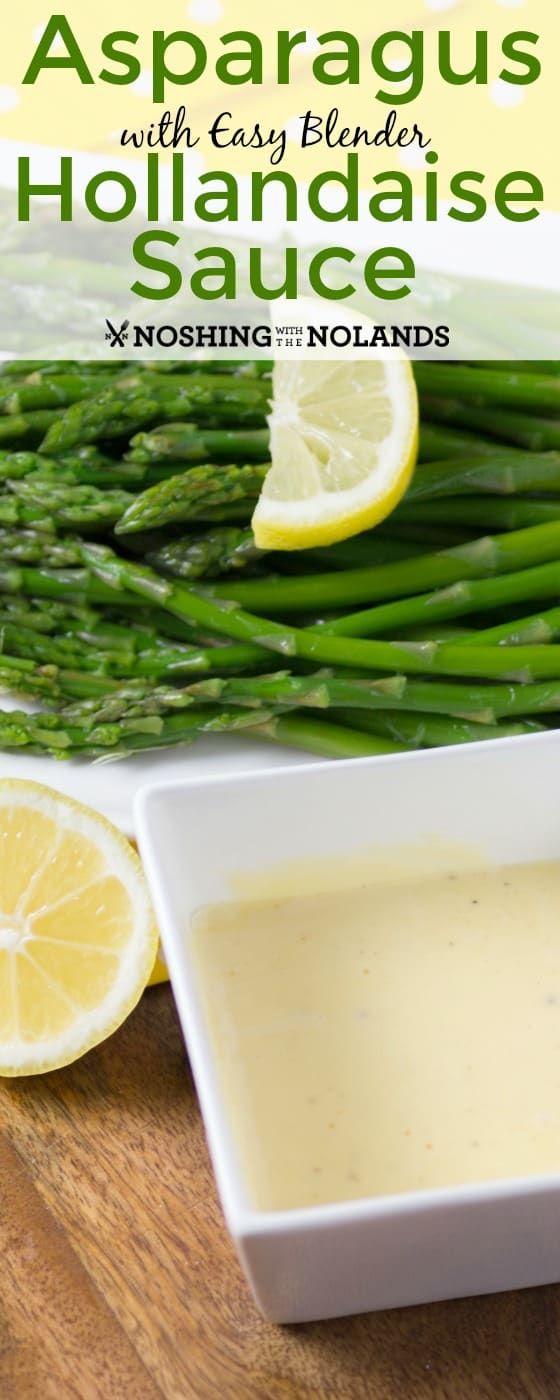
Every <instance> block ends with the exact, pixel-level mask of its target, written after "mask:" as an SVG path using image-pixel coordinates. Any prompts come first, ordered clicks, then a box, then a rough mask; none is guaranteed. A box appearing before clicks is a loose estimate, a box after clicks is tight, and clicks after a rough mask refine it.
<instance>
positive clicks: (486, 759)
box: [136, 732, 560, 1322]
mask: <svg viewBox="0 0 560 1400" xmlns="http://www.w3.org/2000/svg"><path fill="white" fill-rule="evenodd" d="M559 777H560V733H554V732H552V733H547V734H542V735H535V736H533V737H531V738H529V739H527V738H525V737H521V738H514V739H509V740H501V741H499V742H494V743H486V744H476V745H472V746H468V747H464V748H453V749H451V748H449V749H440V750H438V751H432V752H423V753H417V754H405V755H397V756H394V757H393V756H390V757H389V756H387V757H384V758H372V759H358V760H355V761H351V762H338V763H332V762H331V763H321V764H318V765H314V766H312V767H307V766H303V767H302V766H297V767H293V768H289V769H285V770H283V771H280V772H279V771H278V770H276V771H270V772H268V771H267V772H264V773H260V774H252V775H246V776H239V777H237V776H232V777H230V778H224V779H221V778H211V779H206V780H203V781H200V780H198V781H193V782H177V783H169V784H165V785H162V786H158V787H152V788H148V789H145V790H144V791H143V792H142V793H141V794H140V796H139V798H138V800H137V804H136V819H137V834H138V840H139V845H140V850H141V854H142V857H143V860H144V863H145V868H146V872H147V876H148V880H149V882H150V886H151V890H152V894H153V898H154V903H155V909H156V914H157V917H158V919H159V923H160V929H161V935H162V941H163V945H164V949H165V955H166V958H167V961H168V965H169V971H170V975H171V981H172V984H173V990H174V993H175V998H176V1002H177V1007H178V1011H179V1016H180V1019H181V1025H182V1028H183V1032H184V1036H185V1041H186V1044H187V1049H188V1052H189V1056H190V1060H191V1064H192V1068H193V1073H194V1077H195V1081H196V1085H197V1090H198V1094H199V1098H200V1104H201V1108H202V1113H203V1116H204V1122H205V1125H206V1132H207V1136H208V1142H209V1146H210V1151H211V1155H212V1160H213V1164H214V1169H215V1173H216V1178H217V1182H218V1187H219V1191H220V1195H221V1199H222V1205H223V1209H224V1213H225V1217H226V1221H227V1224H228V1227H229V1229H230V1232H231V1234H232V1236H233V1239H234V1241H235V1244H236V1247H237V1251H238V1254H239V1257H240V1260H241V1262H242V1265H243V1267H244V1269H245V1272H246V1275H247V1278H248V1280H249V1283H250V1284H251V1287H252V1290H253V1293H254V1296H255V1299H256V1302H257V1304H258V1306H259V1307H260V1309H261V1310H262V1312H263V1313H264V1314H265V1316H267V1317H268V1318H270V1319H271V1320H273V1321H276V1322H302V1321H307V1320H311V1319H317V1318H326V1317H333V1316H340V1315H343V1314H349V1313H355V1312H362V1311H368V1310H370V1309H374V1308H389V1307H399V1306H404V1305H409V1304H413V1303H421V1302H428V1301H433V1300H435V1299H441V1298H450V1297H460V1296H465V1295H468V1294H478V1293H491V1292H496V1291H501V1290H503V1289H509V1288H525V1287H529V1286H532V1285H535V1284H542V1283H551V1282H555V1281H556V1280H558V1279H560V1161H559V1163H558V1175H557V1176H556V1175H555V1176H550V1175H548V1176H546V1177H545V1176H539V1177H531V1178H527V1179H519V1178H518V1179H508V1180H502V1181H492V1182H489V1183H488V1182H487V1183H481V1184H480V1185H469V1186H464V1187H460V1186H459V1187H457V1186H455V1187H450V1188H447V1189H443V1190H441V1189H438V1190H429V1191H428V1190H424V1191H422V1192H418V1193H408V1194H399V1195H393V1196H384V1197H377V1198H368V1199H364V1200H357V1201H349V1202H341V1203H340V1204H333V1205H328V1206H315V1207H311V1208H306V1209H301V1210H285V1211H275V1212H265V1211H260V1210H256V1209H255V1208H254V1207H253V1206H252V1205H251V1203H250V1201H249V1199H248V1195H247V1191H246V1187H245V1183H244V1180H243V1174H242V1171H241V1169H240V1165H239V1161H238V1156H237V1152H236V1148H235V1145H234V1141H233V1138H232V1134H231V1131H230V1127H229V1123H228V1115H227V1110H226V1105H225V1104H224V1101H223V1096H222V1092H221V1087H220V1079H219V1074H218V1071H217V1068H216V1063H215V1059H214V1053H213V1049H212V1045H211V1041H210V1037H209V1033H208V1027H207V1025H206V1023H205V1016H204V1012H203V1009H202V1004H201V1000H200V998H199V994H198V990H197V984H196V977H195V973H194V969H193V966H192V961H191V956H190V951H189V928H190V923H191V917H192V914H193V913H194V911H195V910H196V909H197V908H200V906H201V905H204V904H207V903H214V902H216V901H220V900H224V899H230V898H231V897H232V890H233V885H234V882H235V879H236V877H238V876H239V875H240V874H243V875H246V874H248V875H251V874H258V873H263V872H265V871H267V870H270V869H273V867H274V866H277V865H281V864H282V863H284V862H289V861H293V860H301V859H304V860H313V861H316V860H329V859H330V860H333V859H334V860H336V859H338V858H340V857H345V856H346V857H350V856H360V855H363V852H364V849H366V848H369V849H370V850H371V849H372V848H373V847H375V848H376V852H377V854H378V855H381V856H382V854H383V851H384V850H386V851H387V852H389V851H390V850H391V849H393V850H394V849H395V847H399V846H402V845H403V844H407V843H420V842H422V841H425V840H427V839H431V838H433V837H436V838H440V839H442V840H443V842H447V843H448V844H449V843H450V842H454V843H456V842H459V843H462V844H467V845H469V846H471V847H473V846H474V847H476V848H477V849H478V850H479V851H480V853H481V856H482V859H483V860H484V859H487V860H488V861H490V862H492V863H495V864H510V863H517V862H525V861H534V860H553V859H559V858H560V782H559ZM284 893H286V894H289V889H285V890H284ZM559 912H560V911H559ZM528 936H530V931H529V930H528ZM558 943H559V956H560V920H559V939H558ZM372 1112H375V1105H373V1106H372Z"/></svg>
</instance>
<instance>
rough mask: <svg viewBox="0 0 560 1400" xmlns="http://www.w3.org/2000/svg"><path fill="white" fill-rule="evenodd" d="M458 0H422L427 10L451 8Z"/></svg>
mask: <svg viewBox="0 0 560 1400" xmlns="http://www.w3.org/2000/svg"><path fill="white" fill-rule="evenodd" d="M457 3H458V0H424V4H425V5H427V6H428V9H429V10H452V9H454V7H455V5H456V4H457Z"/></svg>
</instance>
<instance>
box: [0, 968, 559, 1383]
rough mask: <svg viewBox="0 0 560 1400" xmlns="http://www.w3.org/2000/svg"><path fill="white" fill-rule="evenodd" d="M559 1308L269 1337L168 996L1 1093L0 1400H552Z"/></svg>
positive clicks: (453, 1311) (354, 1321)
mask: <svg viewBox="0 0 560 1400" xmlns="http://www.w3.org/2000/svg"><path fill="white" fill-rule="evenodd" d="M559 1394H560V1288H543V1289H534V1290H532V1291H529V1292H526V1293H517V1294H504V1295H502V1296H499V1297H491V1298H480V1299H478V1298H477V1299H470V1300H466V1301H459V1302H452V1303H443V1304H438V1305H432V1306H430V1307H422V1308H410V1309H407V1310H404V1311H399V1312H391V1313H372V1314H370V1315H368V1316H366V1317H357V1318H351V1319H343V1320H340V1321H336V1322H325V1323H313V1324H308V1325H306V1326H300V1327H289V1328H287V1327H286V1328H280V1327H274V1326H272V1325H271V1324H269V1323H266V1322H263V1320H262V1318H261V1317H260V1316H259V1314H258V1313H257V1311H256V1309H255V1307H254V1306H253V1303H252V1301H251V1299H250V1297H249V1294H248V1291H247V1288H246V1286H245V1283H244V1280H243V1277H242V1275H241V1272H240V1269H239V1267H238V1264H237V1261H236V1259H235V1256H234V1253H233V1250H232V1247H231V1245H230V1242H229V1240H228V1237H227V1235H226V1232H225V1228H224V1225H223V1222H222V1217H221V1213H220V1208H219V1205H218V1202H217V1199H216V1193H215V1190H214V1184H213V1179H212V1175H211V1170H210V1166H209V1162H208V1156H207V1152H206V1146H205V1141H204V1135H203V1132H202V1128H201V1123H200V1118H199V1114H198V1108H197V1104H196V1098H195V1095H194V1091H193V1087H192V1081H191V1079H190V1075H189V1073H188V1068H187V1065H186V1063H185V1057H184V1051H183V1046H182V1041H181V1038H180V1034H179V1031H178V1027H177V1022H176V1018H175V1013H174V1008H173V1003H172V998H171V994H170V992H169V989H168V988H167V987H162V988H157V989H156V990H154V991H151V992H149V993H147V995H146V996H145V997H144V999H143V1002H142V1004H141V1005H140V1007H139V1008H138V1010H137V1011H136V1012H135V1013H134V1015H133V1016H132V1017H131V1018H130V1020H129V1021H128V1023H127V1025H126V1026H124V1027H123V1029H122V1030H121V1031H120V1032H119V1033H118V1034H117V1035H115V1036H113V1038H112V1039H111V1040H110V1041H108V1042H107V1043H106V1044H105V1045H103V1046H101V1048H99V1049H98V1050H95V1051H92V1053H91V1054H89V1055H88V1056H86V1058H85V1059H84V1060H82V1061H81V1062H80V1063H79V1064H78V1065H76V1066H75V1067H74V1068H72V1069H68V1070H63V1071H59V1072H58V1073H56V1074H52V1075H48V1076H46V1077H45V1078H43V1079H29V1080H22V1081H19V1082H17V1081H14V1082H10V1081H3V1082H1V1083H0V1397H1V1400H51V1397H52V1400H74V1397H77V1400H155V1398H156V1397H162V1396H163V1397H165V1400H191V1397H192V1398H193V1400H292V1397H302V1400H303V1397H311V1396H317V1397H321V1400H322V1397H334V1400H555V1397H556V1396H557V1395H559Z"/></svg>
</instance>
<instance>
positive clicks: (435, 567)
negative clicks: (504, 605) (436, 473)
mask: <svg viewBox="0 0 560 1400" xmlns="http://www.w3.org/2000/svg"><path fill="white" fill-rule="evenodd" d="M558 558H560V522H556V521H552V522H551V523H550V524H546V525H536V526H534V527H532V528H529V529H527V530H516V531H512V532H511V534H508V535H504V536H500V535H498V536H487V537H483V538H481V539H477V540H473V541H472V542H471V543H470V544H462V545H458V546H456V547H454V548H452V549H447V550H442V551H440V552H439V553H436V554H425V555H421V556H415V557H412V558H410V559H408V560H403V561H402V562H400V563H394V564H390V563H389V564H379V565H376V566H374V567H373V568H371V569H354V570H349V571H348V572H347V573H345V574H338V573H337V574H334V575H333V574H316V575H307V576H306V577H304V578H272V579H271V578H258V579H251V580H239V581H238V580H237V579H236V580H235V582H234V583H231V582H224V583H216V584H212V585H207V586H205V593H206V594H207V596H209V597H212V598H215V599H221V600H224V599H226V598H230V599H232V598H233V599H235V601H236V602H238V603H239V604H240V605H241V606H242V607H243V606H247V607H249V608H259V609H262V610H263V611H265V612H268V611H270V612H271V613H282V612H299V611H310V610H311V609H313V608H317V609H321V608H344V607H345V606H347V605H353V604H354V605H356V606H358V605H360V604H366V603H373V602H375V601H377V600H378V599H379V600H381V599H384V598H403V597H407V596H409V595H411V594H413V593H422V592H424V591H426V590H427V589H429V588H439V587H443V586H445V585H446V584H448V583H456V582H457V580H458V579H467V578H484V577H490V576H492V575H494V574H503V573H511V572H512V571H513V570H516V569H528V568H530V567H531V566H532V565H533V564H544V563H546V562H547V561H548V560H554V559H558Z"/></svg>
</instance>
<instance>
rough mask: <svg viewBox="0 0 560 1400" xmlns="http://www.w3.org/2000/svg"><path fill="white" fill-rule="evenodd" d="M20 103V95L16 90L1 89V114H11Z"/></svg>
mask: <svg viewBox="0 0 560 1400" xmlns="http://www.w3.org/2000/svg"><path fill="white" fill-rule="evenodd" d="M18 102H19V93H18V92H17V91H16V88H12V87H0V112H11V111H12V109H13V108H14V107H17V105H18Z"/></svg>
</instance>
